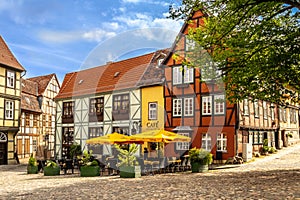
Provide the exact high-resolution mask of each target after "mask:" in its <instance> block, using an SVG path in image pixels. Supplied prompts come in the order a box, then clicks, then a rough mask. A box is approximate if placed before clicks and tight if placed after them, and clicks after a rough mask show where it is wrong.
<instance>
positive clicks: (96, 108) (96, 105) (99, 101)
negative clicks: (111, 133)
mask: <svg viewBox="0 0 300 200" xmlns="http://www.w3.org/2000/svg"><path fill="white" fill-rule="evenodd" d="M103 107H104V98H103V97H99V98H92V99H90V114H97V115H102V114H103Z"/></svg>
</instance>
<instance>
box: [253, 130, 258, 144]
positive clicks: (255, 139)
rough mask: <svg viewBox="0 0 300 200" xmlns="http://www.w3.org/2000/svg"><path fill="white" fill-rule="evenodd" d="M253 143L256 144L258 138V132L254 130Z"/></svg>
mask: <svg viewBox="0 0 300 200" xmlns="http://www.w3.org/2000/svg"><path fill="white" fill-rule="evenodd" d="M253 136H254V137H253V144H258V139H259V137H258V136H259V133H258V132H254V133H253Z"/></svg>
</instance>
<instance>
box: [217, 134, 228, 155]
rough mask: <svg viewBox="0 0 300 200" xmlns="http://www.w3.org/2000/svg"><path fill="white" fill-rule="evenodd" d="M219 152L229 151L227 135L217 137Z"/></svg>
mask: <svg viewBox="0 0 300 200" xmlns="http://www.w3.org/2000/svg"><path fill="white" fill-rule="evenodd" d="M217 151H227V135H226V134H225V133H218V135H217Z"/></svg>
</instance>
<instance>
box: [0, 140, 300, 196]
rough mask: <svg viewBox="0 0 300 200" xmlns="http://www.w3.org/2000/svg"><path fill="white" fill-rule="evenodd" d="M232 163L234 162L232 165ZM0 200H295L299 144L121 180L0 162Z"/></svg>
mask: <svg viewBox="0 0 300 200" xmlns="http://www.w3.org/2000/svg"><path fill="white" fill-rule="evenodd" d="M231 166H233V165H231ZM0 185H1V187H0V199H299V200H300V144H296V145H294V146H290V147H288V148H284V149H283V150H279V151H278V152H277V153H276V154H272V155H269V156H266V157H263V158H261V157H260V158H257V159H255V161H253V162H250V163H246V164H243V165H239V166H234V167H233V168H219V169H217V170H210V171H209V172H208V173H193V174H192V173H191V172H182V173H167V174H156V175H154V176H152V175H149V176H142V177H141V178H137V179H121V178H119V177H118V176H100V177H90V178H84V177H79V174H78V172H76V173H75V174H73V175H72V174H68V175H60V176H56V177H45V176H43V174H42V173H39V174H33V175H28V174H26V165H14V166H0Z"/></svg>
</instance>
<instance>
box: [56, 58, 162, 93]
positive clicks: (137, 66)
mask: <svg viewBox="0 0 300 200" xmlns="http://www.w3.org/2000/svg"><path fill="white" fill-rule="evenodd" d="M155 55H156V53H155V52H154V53H149V54H145V55H142V56H138V57H134V58H129V59H126V60H122V61H118V62H110V63H107V64H106V65H103V66H98V67H94V68H90V69H85V70H82V71H78V72H72V73H68V74H66V76H65V78H64V81H63V83H62V86H61V89H60V92H59V94H58V95H57V96H56V98H55V99H63V98H71V97H76V96H82V95H89V94H97V93H105V92H111V91H114V90H123V89H130V88H135V87H139V83H140V81H141V80H142V78H143V76H144V74H145V72H146V70H147V69H148V67H149V66H150V65H151V63H152V61H153V58H154V56H155Z"/></svg>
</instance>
